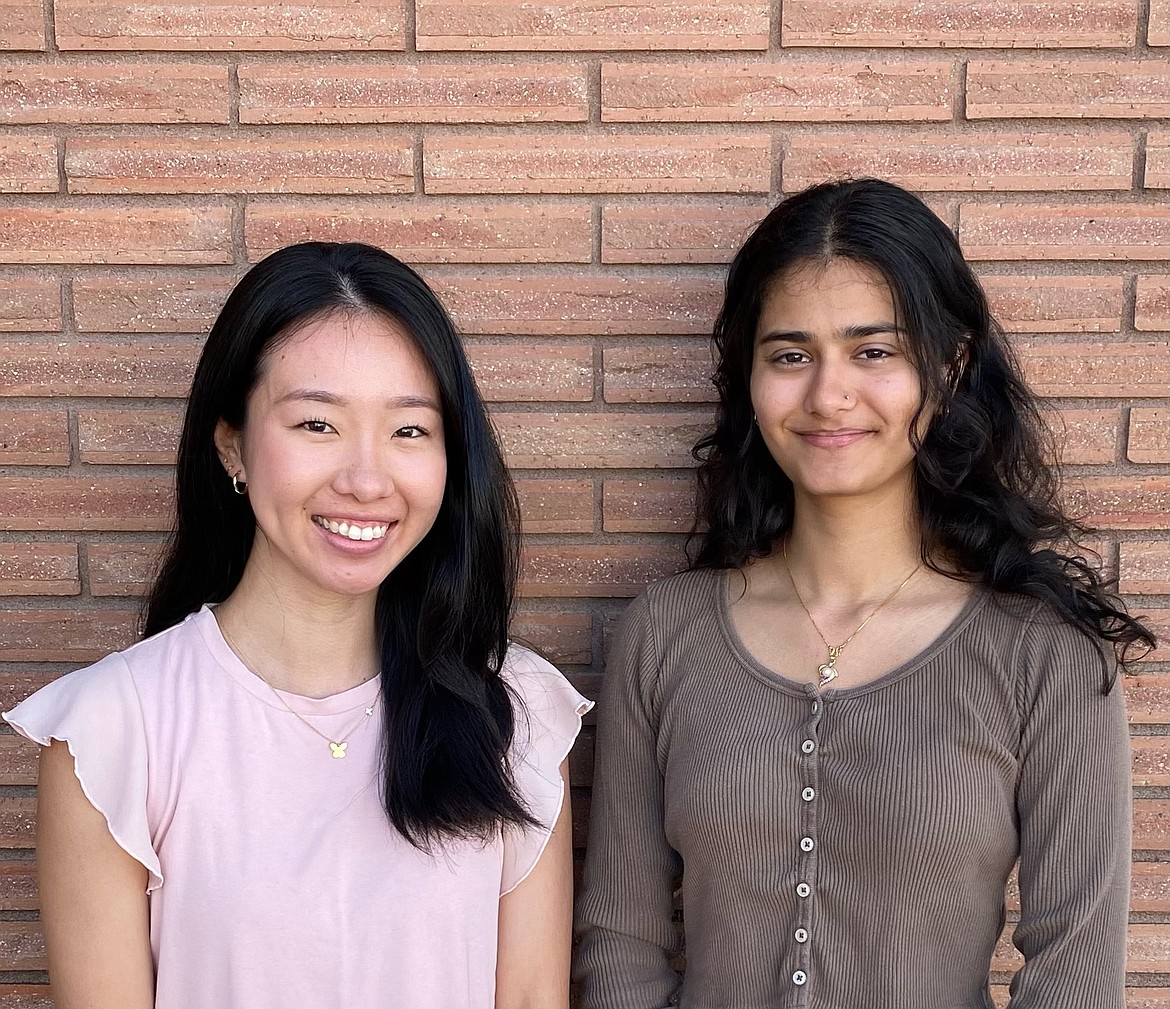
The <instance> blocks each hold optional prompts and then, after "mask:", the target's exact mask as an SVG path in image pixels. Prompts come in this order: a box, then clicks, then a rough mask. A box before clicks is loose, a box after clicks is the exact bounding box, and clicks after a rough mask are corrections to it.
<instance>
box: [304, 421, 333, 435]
mask: <svg viewBox="0 0 1170 1009" xmlns="http://www.w3.org/2000/svg"><path fill="white" fill-rule="evenodd" d="M299 426H300V427H303V428H304V429H305V430H306V431H309V432H311V433H312V434H329V432H330V431H333V430H334V427H333V425H332V424H330V423H329V422H328V421H325V420H321V419H320V418H319V417H310V418H309V419H308V420H303V421H301V423H300V425H299Z"/></svg>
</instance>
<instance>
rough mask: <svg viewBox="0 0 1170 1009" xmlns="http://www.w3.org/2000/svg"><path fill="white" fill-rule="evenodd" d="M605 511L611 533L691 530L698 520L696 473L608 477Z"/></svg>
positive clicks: (607, 529) (604, 488) (602, 500)
mask: <svg viewBox="0 0 1170 1009" xmlns="http://www.w3.org/2000/svg"><path fill="white" fill-rule="evenodd" d="M601 511H602V515H603V516H604V520H603V522H602V528H603V529H604V530H605V531H606V532H607V533H685V532H690V529H691V525H692V524H693V523H694V520H695V480H694V476H693V475H690V474H688V475H687V476H685V477H674V478H668V479H659V480H655V479H646V480H606V481H605V485H604V487H603V488H602V498H601Z"/></svg>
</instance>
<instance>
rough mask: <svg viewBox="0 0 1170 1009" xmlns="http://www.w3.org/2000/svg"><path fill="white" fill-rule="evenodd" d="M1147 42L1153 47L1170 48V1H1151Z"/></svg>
mask: <svg viewBox="0 0 1170 1009" xmlns="http://www.w3.org/2000/svg"><path fill="white" fill-rule="evenodd" d="M1147 24H1148V27H1147V29H1146V42H1147V43H1148V44H1149V45H1152V46H1170V0H1150V17H1149V21H1148V22H1147Z"/></svg>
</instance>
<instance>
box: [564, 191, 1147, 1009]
mask: <svg viewBox="0 0 1170 1009" xmlns="http://www.w3.org/2000/svg"><path fill="white" fill-rule="evenodd" d="M714 342H715V350H716V355H717V364H716V373H715V385H716V388H717V390H718V394H719V404H718V409H717V413H716V421H715V427H714V430H713V431H712V433H711V434H710V435H709V436H707V437H705V438H704V439H702V440H701V441H700V442H699V444H698V446H697V447H696V456H697V458H698V459H699V461H700V466H699V492H700V493H699V500H700V505H699V513H700V514H699V518H700V520H701V523H702V526H703V531H702V533H701V535H700V536H699V537H698V538H697V547H698V549H697V553H696V555H695V557H694V561H693V564H692V566H691V569H690V570H689V571H687V572H686V573H684V574H681V575H677V576H675V577H673V578H671V579H668V580H666V581H664V582H661V583H659V584H657V585H654V586H652V587H651V588H650V589H649V590H648V591H647V592H646V593H645V594H643V595H642V596H641V597H640V598H639V599H638V600H637V601H635V603H634V604H633V605H632V606H631V608H630V609H629V611H628V613H627V615H626V617H625V619H624V621H623V624H622V627H621V629H620V630H619V633H618V636H617V639H616V641H615V645H614V648H613V652H612V655H611V659H610V665H609V668H608V670H607V674H606V682H605V686H604V688H603V696H602V701H601V705H602V706H601V709H600V711H601V718H600V725H599V730H598V731H599V734H598V740H597V750H596V752H597V765H596V772H595V784H594V794H593V803H592V815H591V825H590V838H589V847H588V860H587V866H586V875H585V890H584V894H583V897H582V899H581V902H580V905H579V928H580V930H581V932H582V933H583V937H582V941H581V946H580V954H579V960H578V963H577V974H578V977H579V980H580V982H581V993H582V999H581V1004H582V1007H584V1009H599V1007H613V1009H649V1007H660V1006H663V1005H665V1004H667V1003H668V1002H669V1003H671V1004H675V1001H677V1004H678V1005H679V1006H680V1007H685V1009H700V1007H702V1009H714V1007H736V1009H765V1007H767V1009H780V1007H785V1009H797V1007H800V1009H806V1007H807V1009H989V1007H990V1006H991V1005H992V1001H991V995H990V991H989V988H988V973H989V968H990V964H991V958H992V951H993V948H994V947H995V944H996V941H997V938H998V936H999V934H1000V931H1001V929H1002V928H1003V925H1004V921H1005V896H1004V895H1005V884H1006V882H1007V879H1008V875H1009V873H1010V871H1011V869H1012V867H1013V865H1016V864H1018V868H1019V890H1020V917H1019V921H1018V923H1017V924H1015V925H1014V926H1009V927H1011V928H1012V929H1013V941H1014V943H1015V945H1016V947H1017V948H1018V949H1019V951H1020V952H1021V953H1022V955H1023V959H1024V964H1023V966H1022V967H1021V968H1020V970H1019V971H1018V972H1016V974H1015V976H1014V978H1013V980H1012V982H1011V1006H1012V1009H1072V1007H1074V1006H1075V1007H1084V1009H1090V1007H1092V1009H1120V1007H1121V1006H1122V1005H1123V1004H1124V999H1125V996H1124V986H1125V934H1126V909H1127V899H1128V870H1129V863H1130V800H1129V797H1130V786H1129V755H1128V734H1127V729H1126V719H1125V712H1124V707H1123V702H1122V697H1121V691H1120V690H1119V689H1118V688H1117V686H1116V683H1115V677H1116V670H1117V667H1118V664H1119V661H1120V663H1121V664H1122V665H1124V663H1125V660H1126V659H1127V657H1132V656H1131V653H1132V651H1133V650H1134V649H1135V648H1136V649H1139V650H1140V649H1142V648H1144V647H1148V646H1150V645H1152V644H1153V638H1152V636H1151V634H1150V632H1149V631H1148V630H1147V629H1146V628H1145V627H1144V626H1143V625H1142V624H1141V623H1140V622H1138V621H1137V620H1135V619H1134V618H1132V617H1130V616H1129V615H1128V614H1127V613H1126V612H1125V610H1124V608H1123V606H1122V604H1121V603H1120V601H1119V600H1118V599H1117V598H1116V597H1115V596H1113V595H1112V594H1111V593H1110V592H1109V591H1108V590H1107V588H1106V586H1104V585H1103V584H1102V582H1101V580H1100V578H1099V576H1098V575H1097V573H1096V571H1095V569H1094V567H1093V565H1092V564H1091V563H1090V562H1089V561H1087V560H1086V559H1085V558H1084V556H1083V555H1082V553H1080V552H1079V551H1078V549H1077V547H1076V541H1077V539H1078V537H1079V536H1081V535H1082V533H1083V532H1084V531H1085V530H1083V529H1082V528H1081V527H1080V526H1078V524H1077V523H1076V522H1074V521H1073V520H1072V519H1071V518H1070V517H1069V516H1068V515H1067V514H1066V513H1065V512H1064V511H1063V510H1062V508H1061V505H1060V503H1059V501H1058V497H1057V479H1056V475H1055V473H1054V472H1053V470H1052V469H1051V467H1050V462H1049V461H1050V460H1051V459H1053V458H1054V457H1055V456H1054V454H1053V452H1052V447H1051V439H1050V438H1049V437H1048V435H1047V434H1046V431H1045V428H1044V425H1043V423H1042V420H1041V417H1040V414H1039V412H1038V409H1037V405H1036V402H1035V400H1034V398H1033V396H1032V394H1031V393H1030V392H1029V391H1028V389H1027V387H1026V386H1025V384H1024V381H1023V380H1022V378H1021V376H1020V371H1019V368H1018V366H1017V364H1016V363H1015V361H1014V359H1013V356H1012V353H1011V349H1010V347H1009V345H1008V343H1007V341H1006V340H1005V339H1004V337H1003V335H1002V333H1001V332H1000V330H999V328H998V327H997V326H996V324H995V322H994V320H993V319H992V317H991V315H990V313H989V311H988V306H987V302H986V298H985V297H984V294H983V292H982V290H981V289H980V286H979V283H978V281H977V280H976V278H975V276H974V275H973V273H972V271H971V269H970V267H969V266H968V265H967V263H966V262H964V260H963V256H962V253H961V251H960V249H959V246H958V243H957V242H956V240H955V237H954V235H953V234H952V233H951V231H950V230H949V229H948V228H947V227H946V226H945V225H944V224H943V223H942V222H941V221H940V220H939V219H938V218H937V217H935V215H934V214H933V213H932V212H931V211H930V210H929V208H928V207H927V206H926V205H925V204H924V203H923V202H922V201H921V200H919V199H918V198H917V197H915V196H913V195H912V194H910V193H908V192H906V191H905V190H903V189H900V188H898V187H897V186H894V185H891V184H889V183H885V182H881V181H877V180H860V181H850V182H841V183H830V184H824V185H819V186H815V187H813V188H811V189H808V190H806V191H804V192H802V193H799V194H796V195H794V196H792V197H790V198H788V199H786V200H784V201H783V202H782V203H781V204H780V205H779V206H777V207H776V209H775V210H773V211H772V212H771V213H770V214H769V215H768V216H767V217H766V218H765V219H764V220H763V222H761V223H760V224H759V225H758V226H757V228H756V229H755V231H754V232H753V233H752V235H751V236H750V237H749V238H748V239H747V241H746V242H745V244H744V245H743V247H742V248H741V249H740V250H739V252H738V253H737V255H736V256H735V258H734V260H733V262H732V264H731V267H730V272H729V275H728V280H727V288H726V294H725V298H724V302H723V308H722V311H721V313H720V315H719V318H718V320H717V322H716V324H715V333H714ZM679 887H681V891H682V896H683V906H684V917H685V935H686V942H685V950H686V970H685V977H680V975H679V974H678V973H677V971H676V966H677V964H676V961H675V958H676V956H677V954H678V953H679V952H680V951H681V949H682V944H681V943H680V936H679V935H678V932H677V929H676V926H675V924H674V923H673V914H674V895H675V892H676V889H677V888H679Z"/></svg>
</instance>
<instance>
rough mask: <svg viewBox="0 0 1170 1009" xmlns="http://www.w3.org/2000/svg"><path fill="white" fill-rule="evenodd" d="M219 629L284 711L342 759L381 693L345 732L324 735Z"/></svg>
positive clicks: (337, 757) (233, 640) (225, 631)
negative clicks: (291, 705) (333, 736)
mask: <svg viewBox="0 0 1170 1009" xmlns="http://www.w3.org/2000/svg"><path fill="white" fill-rule="evenodd" d="M216 623H217V624H219V621H218V620H217V621H216ZM219 631H220V633H221V634H222V635H223V637H224V640H225V641H226V642H227V643H228V645H229V646H231V649H232V651H234V652H235V653H236V654H237V655H238V656H239V657H240V659H241V660H242V661H243V663H244V665H246V666H248V668H249V669H251V670H252V672H253V673H254V674H255V676H256V678H257V679H258V680H259V681H260V682H261V683H263V684H264V686H266V687H267V688H268V689H269V690H270V691H271V692H272V696H273V697H275V698H276V699H277V701H279V702H280V705H281V707H283V708H284V710H285V711H287V712H288V713H289V714H290V715H292V716H293V717H295V718H296V719H297V720H298V721H299V722H301V724H303V725H305V726H306V727H307V728H309V729H311V730H312V731H313V732H315V733H316V734H317V735H318V736H320V737H321V738H322V739H324V740H325V742H327V743H328V744H329V752H330V753H331V754H332V755H333V759H334V760H344V759H345V756H346V752H345V751H346V750H347V749H348V748H349V737H350V736H352V735H353V734H354V733H355V732H357V730H358V729H360V728H361V727H362V726H363V725H365V724H366V722H367V721H368V720H369V719H370V718H371V716H372V715H373V714H374V709H375V708H376V707H377V706H378V701H379V699H380V698H381V694H379V695H378V697H375V698H374V701H373V703H372V704H369V705H367V706H366V707H365V708H364V709H363V710H362V714H361V717H360V718H359V719H358V720H357V721H356V722H354V723H353V725H351V726H350V727H349V728H348V729H347V730H346V731H345V732H343V733H341V735H340V737H339V738H337V739H331V738H330V737H329V736H327V735H325V733H324V732H322V731H321V730H320V729H318V728H317V726H315V725H314V724H313V723H312V722H310V721H309V720H308V719H307V718H305V716H304V715H302V714H301V713H300V712H299V711H297V710H296V709H295V708H293V707H290V706H289V703H288V701H286V700H285V699H284V698H283V697H281V696H280V692H279V691H278V690H277V689H276V688H275V687H274V686H273V685H272V684H271V683H269V682H268V681H267V680H266V679H264V677H263V676H261V675H260V674H259V673H257V672H256V671H255V669H253V665H254V664H253V665H249V663H248V661H247V656H246V655H245V654H244V650H243V649H242V648H240V646H239V644H237V643H236V640H235V638H233V637H232V636H231V635H230V634H229V633H228V630H227V628H226V627H224V626H223V624H219ZM372 679H373V677H372V676H371V677H370V678H369V679H366V680H362V683H369V682H370V680H372ZM357 686H359V687H360V686H361V683H359V684H357ZM350 689H353V688H352V687H351V688H350Z"/></svg>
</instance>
